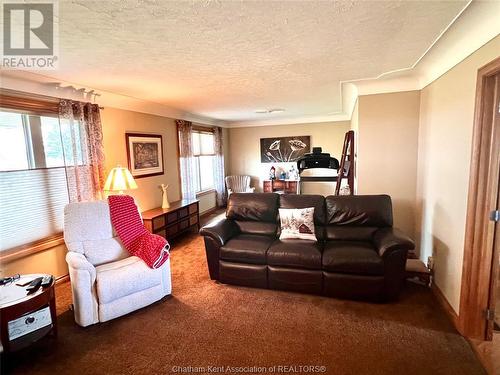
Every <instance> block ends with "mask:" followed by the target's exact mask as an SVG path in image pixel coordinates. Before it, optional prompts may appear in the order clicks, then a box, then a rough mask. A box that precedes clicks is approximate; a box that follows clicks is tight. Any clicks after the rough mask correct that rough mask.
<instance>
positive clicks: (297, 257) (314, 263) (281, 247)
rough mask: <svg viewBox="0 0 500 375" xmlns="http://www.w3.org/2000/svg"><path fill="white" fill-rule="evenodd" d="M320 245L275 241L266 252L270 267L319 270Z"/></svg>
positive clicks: (304, 241)
mask: <svg viewBox="0 0 500 375" xmlns="http://www.w3.org/2000/svg"><path fill="white" fill-rule="evenodd" d="M321 250H322V245H321V243H319V242H316V241H310V240H299V239H293V240H276V241H275V242H274V243H273V244H272V245H271V247H270V248H269V250H268V251H267V263H268V264H269V265H270V266H282V267H297V268H307V269H313V270H320V269H321Z"/></svg>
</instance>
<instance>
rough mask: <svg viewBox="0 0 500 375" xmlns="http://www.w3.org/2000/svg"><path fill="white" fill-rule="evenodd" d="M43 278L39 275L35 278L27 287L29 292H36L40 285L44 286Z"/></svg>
mask: <svg viewBox="0 0 500 375" xmlns="http://www.w3.org/2000/svg"><path fill="white" fill-rule="evenodd" d="M42 280H43V277H37V278H36V279H35V280H33V281H32V282H31V283H30V285H29V286H28V287H27V288H26V290H27V291H28V294H33V293H35V292H36V291H37V290H38V289H40V287H41V286H42Z"/></svg>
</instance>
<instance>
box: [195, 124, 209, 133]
mask: <svg viewBox="0 0 500 375" xmlns="http://www.w3.org/2000/svg"><path fill="white" fill-rule="evenodd" d="M192 131H193V132H200V133H211V134H213V133H214V129H213V127H208V126H199V125H192Z"/></svg>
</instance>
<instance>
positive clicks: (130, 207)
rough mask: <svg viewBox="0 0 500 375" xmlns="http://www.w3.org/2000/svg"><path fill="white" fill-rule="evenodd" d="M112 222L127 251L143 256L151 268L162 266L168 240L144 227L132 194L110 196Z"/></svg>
mask: <svg viewBox="0 0 500 375" xmlns="http://www.w3.org/2000/svg"><path fill="white" fill-rule="evenodd" d="M108 203H109V212H110V214H111V223H112V224H113V227H114V228H115V231H116V233H117V234H118V237H119V238H120V240H121V241H122V243H123V246H125V248H126V249H127V251H128V252H129V253H130V254H132V255H135V256H137V257H139V258H141V259H142V260H143V261H144V262H145V263H146V264H147V265H148V266H149V267H150V268H158V267H161V265H162V264H163V263H165V261H166V260H167V259H168V256H169V253H168V250H169V249H170V245H169V243H168V242H167V240H166V239H165V238H163V237H161V236H158V235H156V234H151V233H149V231H148V230H147V229H146V228H145V227H144V224H143V223H142V219H141V216H140V215H139V210H138V209H137V206H136V205H135V202H134V198H132V197H131V196H130V195H110V196H109V197H108Z"/></svg>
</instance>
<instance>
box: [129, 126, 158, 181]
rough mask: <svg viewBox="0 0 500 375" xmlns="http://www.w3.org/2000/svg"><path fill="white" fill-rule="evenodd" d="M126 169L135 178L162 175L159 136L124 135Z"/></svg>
mask: <svg viewBox="0 0 500 375" xmlns="http://www.w3.org/2000/svg"><path fill="white" fill-rule="evenodd" d="M125 140H126V145H127V160H128V169H129V170H130V172H131V173H132V176H134V177H135V178H141V177H150V176H157V175H162V174H163V173H164V170H163V143H162V137H161V135H159V134H137V133H125Z"/></svg>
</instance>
